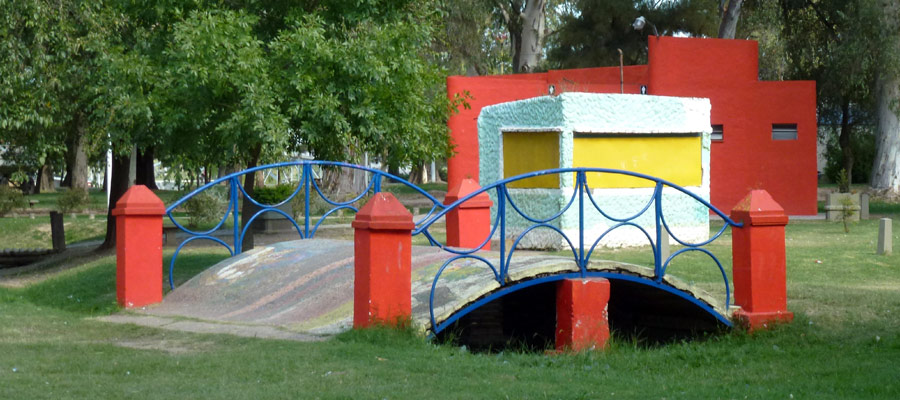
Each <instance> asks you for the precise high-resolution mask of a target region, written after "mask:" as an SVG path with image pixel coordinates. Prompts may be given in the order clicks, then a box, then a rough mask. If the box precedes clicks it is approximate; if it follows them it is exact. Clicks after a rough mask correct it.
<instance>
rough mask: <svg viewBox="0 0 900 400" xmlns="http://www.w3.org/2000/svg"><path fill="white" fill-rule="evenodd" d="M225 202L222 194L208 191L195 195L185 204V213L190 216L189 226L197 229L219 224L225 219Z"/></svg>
mask: <svg viewBox="0 0 900 400" xmlns="http://www.w3.org/2000/svg"><path fill="white" fill-rule="evenodd" d="M224 208H225V200H223V199H222V196H221V195H220V193H218V192H217V191H215V190H212V189H208V190H204V191H202V192H200V193H197V194H196V195H194V197H191V198H190V199H188V200H187V201H186V202H184V211H185V212H187V214H188V226H189V227H191V228H196V227H198V226H206V225H210V224H214V223H216V222H219V220H220V219H221V218H222V217H223V211H224Z"/></svg>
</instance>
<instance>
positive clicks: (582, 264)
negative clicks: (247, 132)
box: [413, 168, 742, 334]
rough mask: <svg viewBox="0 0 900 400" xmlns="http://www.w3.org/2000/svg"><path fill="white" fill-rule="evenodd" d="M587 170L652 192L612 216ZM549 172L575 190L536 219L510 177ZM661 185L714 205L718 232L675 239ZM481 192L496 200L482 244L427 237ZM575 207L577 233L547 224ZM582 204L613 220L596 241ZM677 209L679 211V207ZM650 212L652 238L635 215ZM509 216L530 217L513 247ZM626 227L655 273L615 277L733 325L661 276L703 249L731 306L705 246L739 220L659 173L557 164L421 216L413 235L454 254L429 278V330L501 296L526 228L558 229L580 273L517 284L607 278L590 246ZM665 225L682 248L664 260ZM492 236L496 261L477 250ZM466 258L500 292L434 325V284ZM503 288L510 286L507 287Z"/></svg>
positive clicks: (708, 206) (728, 293) (725, 278)
mask: <svg viewBox="0 0 900 400" xmlns="http://www.w3.org/2000/svg"><path fill="white" fill-rule="evenodd" d="M588 173H600V174H619V175H627V176H630V177H634V178H640V179H644V180H647V181H650V182H652V187H653V193H652V195H651V196H650V197H649V199H648V201H647V202H646V204H644V206H643V207H642V208H640V209H639V210H638V211H637V212H635V213H634V214H632V215H629V216H627V217H616V216H613V215H611V214H610V213H609V212H607V211H606V210H604V209H603V208H602V207H601V206H600V205H599V204H598V202H597V199H595V198H594V196H593V194H592V192H591V188H590V187H589V186H588V180H587V174H588ZM549 174H575V184H574V190H573V191H572V195H571V197H569V199H568V200H567V201H566V203H565V205H564V206H562V207H560V209H559V210H558V211H557V212H555V213H553V214H552V215H550V216H548V217H543V218H540V217H535V216H532V215H529V214H527V213H526V212H525V211H523V208H522V207H520V206H519V205H518V204H517V203H516V201H515V199H514V197H515V196H512V195H511V194H510V184H511V183H513V182H517V181H521V180H525V179H529V178H534V177H537V176H541V175H549ZM564 178H566V177H564ZM665 187H668V188H671V189H673V190H675V191H677V192H680V193H683V194H685V195H687V196H689V197H690V198H691V199H693V200H694V201H697V202H699V203H700V204H702V206H703V207H705V208H706V209H708V210H712V212H714V213H715V214H716V215H718V216H719V217H721V218H722V220H723V221H724V222H725V223H724V224H723V226H722V228H721V229H719V231H718V232H716V233H715V234H714V235H712V237H710V238H709V239H707V240H704V241H702V242H699V243H690V242H688V241H686V240H682V239H681V238H679V237H678V236H677V235H675V234H674V232H673V231H672V229H671V228H670V226H669V224H668V222H667V220H666V214H665V212H664V209H663V189H664V188H665ZM481 193H488V194H493V195H494V196H493V198H494V201H495V205H494V207H495V210H496V212H495V213H494V214H495V215H494V217H493V223H492V227H491V231H490V234H489V235H488V236H487V237H486V238H485V239H484V241H483V242H482V243H481V245H479V246H477V247H475V248H472V249H461V248H453V247H447V246H444V245H441V244H440V243H438V242H437V240H435V239H434V238H433V237H432V236H431V234H430V233H429V231H428V228H430V227H431V226H432V225H433V224H434V223H435V222H436V221H438V220H439V219H440V218H442V217H443V216H444V215H445V214H447V213H448V212H450V211H451V210H453V209H456V208H458V207H459V206H460V205H461V204H463V203H465V202H466V201H468V200H470V199H472V198H474V197H475V196H478V195H479V194H481ZM576 203H577V206H576V207H573V205H575V204H576ZM573 208H575V210H576V212H577V219H578V235H577V237H574V238H572V237H569V235H566V233H565V232H563V230H562V229H560V228H558V227H556V226H554V225H553V224H551V222H553V221H557V220H559V219H560V218H562V217H563V215H564V214H566V213H567V212H568V211H570V210H571V209H573ZM586 209H588V210H595V211H596V212H598V213H599V214H600V215H602V216H603V217H605V218H606V219H608V220H610V221H612V222H614V224H613V225H612V226H610V227H609V228H608V229H606V231H605V232H603V233H602V234H600V235H599V237H598V238H597V239H596V240H593V242H590V243H586V242H585V220H586V218H585V214H586V213H585V210H586ZM675 212H677V210H676V211H675ZM706 212H708V211H706ZM648 213H649V214H650V215H651V217H652V220H653V224H654V225H655V237H651V235H650V233H648V232H647V230H646V229H645V228H643V227H641V226H640V225H638V224H637V223H636V222H635V220H637V219H638V218H640V217H642V216H645V215H648ZM511 217H518V218H520V219H524V220H525V221H528V223H530V225H529V226H524V227H523V226H518V227H517V228H518V229H519V230H520V232H519V233H518V234H517V235H515V238H514V240H513V242H512V246H510V247H509V248H507V235H508V234H509V226H508V225H509V221H510V219H511ZM626 226H630V227H634V228H637V229H639V230H640V231H641V232H642V233H643V235H644V236H645V237H646V238H647V242H648V245H649V246H650V248H651V250H652V252H653V271H654V277H653V280H652V281H651V282H642V280H644V279H642V278H636V277H622V276H616V277H617V278H620V279H628V280H632V281H638V282H641V283H644V284H651V285H653V286H656V287H658V288H660V289H662V290H666V291H669V292H672V293H674V294H677V295H680V296H682V297H684V298H686V299H687V300H690V301H692V302H694V303H695V304H696V305H698V306H700V307H702V308H704V309H706V310H707V311H708V312H710V313H711V314H713V315H716V317H717V318H718V319H719V320H720V321H721V322H723V323H724V324H726V325H728V326H730V325H731V323H730V321H728V320H727V318H725V317H723V316H722V315H720V314H719V313H718V312H715V310H713V309H712V308H711V307H709V306H708V305H706V304H705V303H703V302H700V301H697V300H696V299H691V298H689V297H688V296H686V295H685V294H684V293H680V291H678V290H677V289H673V288H671V287H669V286H667V285H664V284H663V282H662V281H663V278H664V277H665V274H666V270H667V268H668V266H669V265H670V263H671V262H672V260H673V259H675V258H676V257H678V256H679V255H681V254H684V253H687V252H700V253H703V254H705V255H707V256H709V257H710V258H711V259H712V260H713V261H714V262H715V264H716V265H717V266H718V269H719V271H720V272H721V274H722V279H723V281H724V284H725V309H726V310H727V309H728V308H729V307H730V305H731V290H730V285H729V281H728V276H727V274H726V272H725V269H724V268H723V267H722V263H721V262H719V260H718V258H716V256H715V255H714V254H713V253H712V252H710V251H709V250H707V249H705V248H704V246H706V245H708V244H710V243H711V242H713V241H714V240H716V239H718V238H719V237H720V236H722V234H723V233H724V232H725V230H726V229H727V228H728V227H741V226H742V224H741V223H737V222H735V221H733V220H731V218H729V217H728V216H727V215H725V214H724V213H723V212H722V211H720V210H719V209H717V208H716V207H714V206H713V205H712V204H710V203H709V202H708V201H706V200H704V199H703V198H701V197H699V196H698V195H696V194H695V193H692V192H691V191H689V190H687V189H685V188H683V187H681V186H679V185H676V184H674V183H672V182H669V181H666V180H664V179H660V178H657V177H653V176H649V175H644V174H640V173H635V172H629V171H622V170H615V169H606V168H558V169H550V170H543V171H535V172H531V173H527V174H522V175H518V176H514V177H511V178H507V179H503V180H500V181H497V182H494V183H491V184H489V185H487V186H485V187H483V188H481V189H480V190H478V191H475V192H473V193H470V194H468V195H466V196H465V197H462V198H460V199H459V200H458V201H456V202H454V203H452V204H447V205H446V206H445V208H444V209H443V210H440V211H439V212H437V213H435V215H432V216H431V217H430V218H427V219H426V220H425V221H423V222H421V223H420V224H418V225H417V227H416V229H415V230H414V231H413V235H416V234H423V235H425V236H426V237H428V239H429V241H430V242H431V243H432V244H433V245H437V246H440V247H441V248H443V249H444V250H446V251H448V252H450V253H453V254H456V255H455V256H454V257H451V258H450V259H448V260H447V261H446V262H444V264H443V265H442V266H441V268H440V269H439V270H438V272H437V274H435V277H434V280H433V282H432V287H431V293H430V296H429V309H430V313H431V315H430V318H431V325H432V332H433V333H434V334H436V333H438V332H440V331H442V330H443V329H445V328H446V327H448V326H449V325H450V324H452V323H453V322H455V321H456V320H458V319H459V318H460V317H462V316H463V315H465V314H467V313H468V312H470V311H472V310H474V309H476V308H478V307H480V306H481V305H483V304H484V303H486V302H488V301H492V300H493V299H495V298H496V297H499V296H500V295H503V294H504V293H503V292H504V291H505V289H508V288H509V279H508V278H509V267H510V263H511V262H512V256H513V254H514V253H515V251H516V248H517V246H518V245H519V243H520V242H521V241H522V240H523V238H525V236H526V235H527V234H528V233H530V232H532V231H534V230H535V229H549V230H551V231H554V232H556V233H557V234H558V235H559V236H560V237H561V239H562V240H564V242H565V244H566V245H567V246H568V248H569V249H570V250H571V252H572V256H573V259H574V261H575V263H576V265H577V266H578V270H579V272H578V273H576V274H561V275H557V276H554V277H544V278H539V279H534V280H531V281H528V282H526V283H524V284H522V285H521V286H522V287H527V286H531V285H535V284H538V283H541V282H543V281H550V280H558V279H562V278H573V277H579V276H580V277H582V278H584V277H588V276H603V277H606V276H607V275H610V274H608V273H598V272H596V271H591V270H589V269H588V263H589V261H590V259H591V255H592V254H593V252H594V250H595V249H596V248H597V246H598V244H600V242H601V241H602V240H603V239H604V238H605V237H606V236H607V235H608V234H609V233H610V232H612V231H614V230H616V229H619V228H622V227H626ZM663 229H665V230H666V232H668V234H669V235H670V236H671V237H672V239H674V240H675V241H676V242H677V243H679V244H681V245H682V246H684V247H683V248H681V249H679V250H678V251H676V252H674V253H672V254H671V255H670V256H668V257H667V258H666V259H662V257H661V253H660V251H659V244H660V241H661V240H662V235H663ZM492 238H498V239H499V240H498V242H499V253H500V257H499V265H494V263H492V262H491V261H489V260H488V259H487V258H486V257H484V256H483V255H481V254H478V251H479V249H481V248H482V247H483V246H484V245H486V244H487V243H488V242H489V241H490V240H491V239H492ZM576 244H577V245H576ZM464 258H469V259H473V260H477V261H478V262H480V263H482V264H484V265H485V266H486V267H488V268H489V269H490V270H491V272H492V273H493V276H494V279H495V280H496V281H497V282H498V283H499V284H500V286H501V289H500V290H499V291H498V293H497V294H496V295H492V296H488V297H486V298H483V299H479V300H478V301H476V302H474V303H473V304H470V305H468V306H467V307H465V308H464V309H462V310H460V311H459V312H457V313H455V314H454V315H453V316H451V317H450V318H448V319H447V320H445V321H443V322H441V323H440V324H438V323H437V321H436V320H435V316H434V296H435V289H436V288H437V284H438V280H439V279H440V277H441V274H443V272H444V270H445V269H447V267H448V266H450V265H452V263H453V262H454V261H457V260H460V259H464ZM610 277H611V276H610ZM506 291H508V290H506Z"/></svg>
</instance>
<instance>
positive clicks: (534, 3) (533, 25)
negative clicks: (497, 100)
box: [513, 0, 547, 72]
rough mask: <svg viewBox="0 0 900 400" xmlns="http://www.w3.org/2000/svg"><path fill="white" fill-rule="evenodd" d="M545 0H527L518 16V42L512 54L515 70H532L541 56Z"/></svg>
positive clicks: (538, 62)
mask: <svg viewBox="0 0 900 400" xmlns="http://www.w3.org/2000/svg"><path fill="white" fill-rule="evenodd" d="M546 8H547V0H528V1H526V2H525V9H524V10H523V11H522V14H521V15H520V17H519V18H521V19H522V23H521V25H520V27H521V30H520V32H519V43H518V46H517V48H516V49H515V50H516V51H515V53H514V54H513V69H514V70H515V71H516V72H532V71H534V70H535V69H536V68H537V67H538V65H539V64H540V62H541V58H543V49H544V24H545V20H546V18H545V13H544V10H545V9H546Z"/></svg>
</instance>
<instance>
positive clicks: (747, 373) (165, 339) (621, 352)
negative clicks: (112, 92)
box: [0, 214, 900, 399]
mask: <svg viewBox="0 0 900 400" xmlns="http://www.w3.org/2000/svg"><path fill="white" fill-rule="evenodd" d="M892 217H893V218H894V226H893V232H894V236H895V239H894V243H895V247H896V244H897V243H898V242H900V240H898V239H897V237H900V215H896V214H895V215H893V216H892ZM787 235H788V236H787V257H788V258H787V263H788V265H787V268H788V271H787V273H788V307H789V309H791V310H792V311H793V312H794V313H795V315H796V317H795V321H794V323H792V324H790V325H786V326H781V327H778V328H777V329H774V330H772V331H768V332H761V333H758V334H754V335H747V334H744V333H742V332H730V333H724V334H722V335H719V336H713V337H709V338H706V339H705V340H697V341H692V342H682V343H675V344H670V345H665V346H658V347H644V346H640V345H637V344H636V343H634V342H633V341H631V340H630V339H629V338H627V337H614V339H613V341H612V344H611V346H610V348H609V349H608V350H607V351H605V352H594V353H584V354H578V355H544V354H533V353H525V352H519V351H506V352H502V353H497V354H473V353H471V352H469V351H467V350H466V349H463V348H458V347H454V346H450V345H439V344H434V343H430V342H427V341H426V340H424V339H423V338H421V337H417V336H415V335H413V334H411V333H408V332H393V331H385V330H377V329H376V330H366V331H355V332H348V333H345V334H342V335H339V336H338V337H336V338H334V339H331V340H328V341H324V342H315V343H302V342H290V341H281V340H263V339H251V338H238V337H233V336H229V335H202V334H190V333H181V332H172V331H163V330H157V329H151V328H143V327H137V326H129V325H124V326H123V325H114V324H107V323H102V322H98V321H96V320H93V319H91V317H92V316H97V315H104V314H108V313H111V312H117V310H118V309H117V308H116V306H115V303H114V298H115V288H114V281H115V259H114V258H113V257H112V256H106V257H100V258H97V259H96V260H93V261H91V262H88V263H85V264H83V265H81V266H78V267H75V268H72V269H68V270H66V271H65V272H61V273H58V274H56V275H55V276H53V277H52V278H49V279H46V280H42V281H38V282H35V283H32V284H30V285H27V286H25V287H21V288H4V287H0V354H2V356H0V383H2V384H0V398H4V399H6V398H9V399H14V398H23V399H24V398H29V399H31V398H53V399H58V398H139V399H147V398H160V399H163V398H173V397H174V398H221V399H236V398H329V399H330V398H354V399H355V398H372V399H382V398H388V399H410V398H425V397H437V398H451V399H464V398H485V399H495V398H517V399H545V398H574V399H580V398H584V399H596V398H637V399H644V398H666V399H679V398H685V399H695V398H752V399H759V398H762V399H770V398H776V399H782V398H783V399H790V398H794V399H802V398H815V399H821V398H834V399H848V398H853V399H856V398H874V399H891V398H900V364H898V362H900V256H898V255H897V254H896V253H895V255H892V256H878V255H876V254H875V238H876V235H877V221H862V222H860V223H858V224H854V225H853V226H851V233H850V234H845V233H843V226H842V225H841V224H839V223H827V222H822V221H799V222H792V223H791V224H790V225H789V226H788V233H787ZM729 242H730V237H728V236H726V237H723V238H722V239H720V240H719V241H718V244H716V245H714V246H713V247H712V251H713V252H715V253H716V254H717V255H719V256H720V258H721V259H722V261H723V264H724V265H725V266H726V268H727V269H729V270H730V265H731V264H730V245H729ZM896 250H900V249H896ZM185 251H186V253H184V255H183V256H180V257H179V263H178V267H177V270H176V273H177V276H176V280H178V281H183V280H185V279H188V278H189V277H190V276H192V275H193V274H195V273H197V272H199V271H200V270H202V269H204V268H206V267H207V266H209V265H211V264H212V263H214V262H216V261H217V260H220V259H222V258H224V257H225V255H226V254H224V253H223V252H222V251H221V250H219V249H217V248H201V249H190V250H185ZM598 256H600V257H602V258H614V259H621V260H627V261H634V262H638V263H644V264H646V263H647V262H648V261H649V256H648V255H647V253H646V252H641V251H635V250H615V251H609V250H606V251H603V252H602V253H601V254H598ZM167 257H168V256H167ZM182 257H183V258H182ZM695 261H700V262H695ZM164 262H165V263H166V265H167V263H168V260H165V261H164ZM713 268H714V265H713V266H711V265H710V263H709V262H707V261H705V260H704V259H703V258H702V257H698V258H696V260H694V259H692V258H687V256H686V257H685V258H678V259H676V260H675V261H674V264H673V266H672V267H671V269H670V273H672V274H674V275H677V276H679V277H682V278H683V279H685V280H691V281H695V282H698V283H700V284H709V285H711V286H712V285H713V283H714V282H716V281H718V280H719V279H721V278H720V277H717V276H716V275H717V274H718V272H717V271H715V273H710V272H709V271H710V270H712V269H713ZM2 283H3V281H2V280H0V284H2Z"/></svg>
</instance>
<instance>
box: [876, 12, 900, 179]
mask: <svg viewBox="0 0 900 400" xmlns="http://www.w3.org/2000/svg"><path fill="white" fill-rule="evenodd" d="M883 4H884V10H883V11H884V14H883V17H882V18H881V19H880V21H881V22H882V24H883V26H884V29H885V32H886V36H887V43H886V46H884V48H883V49H884V51H883V52H882V55H883V56H884V59H883V60H882V61H881V63H880V66H881V69H880V71H879V74H878V79H877V89H876V95H877V109H876V114H877V119H878V134H877V139H876V140H877V142H876V152H875V162H874V165H873V166H872V178H871V181H870V185H871V186H872V187H873V188H875V189H882V190H886V191H888V192H890V193H892V194H893V195H898V194H900V121H898V119H897V115H898V112H900V110H898V101H900V71H898V69H897V59H898V57H900V33H898V28H900V27H898V23H897V21H898V18H900V15H898V14H900V2H898V1H897V0H890V1H885V2H884V3H883Z"/></svg>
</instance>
